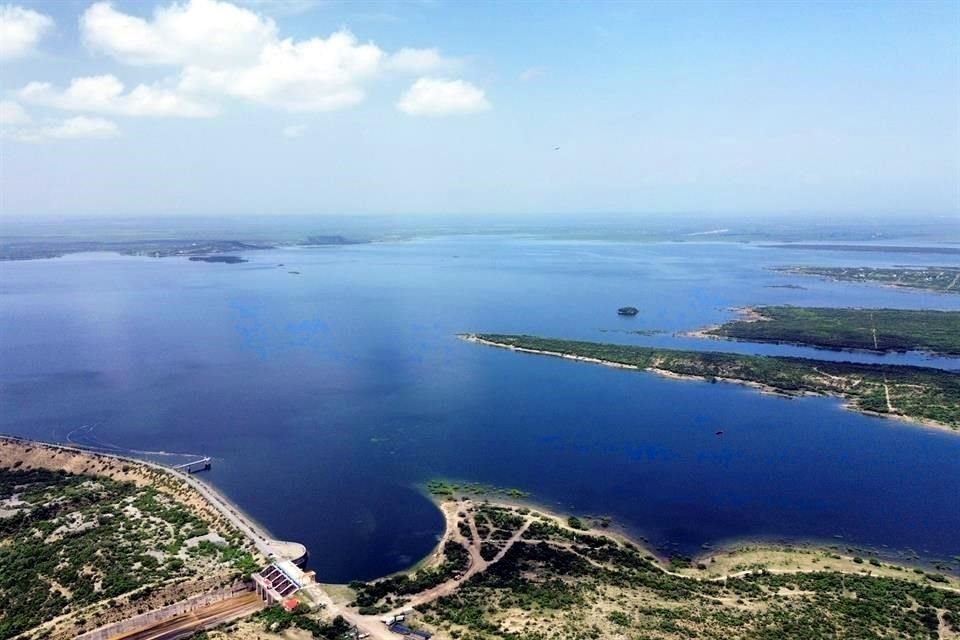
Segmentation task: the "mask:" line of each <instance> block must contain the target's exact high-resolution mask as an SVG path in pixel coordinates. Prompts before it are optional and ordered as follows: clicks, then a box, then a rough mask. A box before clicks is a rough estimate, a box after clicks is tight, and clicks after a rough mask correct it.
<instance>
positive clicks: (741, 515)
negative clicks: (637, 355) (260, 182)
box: [0, 236, 960, 581]
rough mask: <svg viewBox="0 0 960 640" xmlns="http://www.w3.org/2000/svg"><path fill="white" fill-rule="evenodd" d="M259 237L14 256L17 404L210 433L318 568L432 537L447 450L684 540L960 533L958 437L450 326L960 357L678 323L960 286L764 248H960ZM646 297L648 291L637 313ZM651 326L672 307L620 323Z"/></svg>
mask: <svg viewBox="0 0 960 640" xmlns="http://www.w3.org/2000/svg"><path fill="white" fill-rule="evenodd" d="M246 257H247V258H248V259H249V260H250V262H248V263H245V264H239V265H224V264H205V263H198V262H189V261H187V260H181V259H175V258H168V259H161V260H156V259H147V258H132V257H122V256H117V255H111V254H79V255H73V256H68V257H66V258H61V259H55V260H40V261H30V262H17V263H0V430H2V431H4V432H8V433H15V434H19V435H25V436H32V437H37V438H43V439H48V440H60V441H63V440H67V439H68V438H70V439H75V440H81V441H85V442H98V443H100V444H101V445H106V446H116V447H119V448H121V449H137V450H142V451H169V452H198V453H204V454H207V455H211V456H213V457H214V468H213V471H212V472H211V473H210V474H209V475H208V476H206V478H207V479H208V480H209V481H211V482H213V483H215V484H216V485H217V486H218V487H220V488H221V489H223V490H224V491H225V492H226V493H227V494H228V495H230V497H232V498H233V499H235V500H236V501H237V502H238V503H239V504H240V505H242V506H243V508H245V509H246V510H248V511H249V512H250V513H251V514H252V515H253V516H254V517H256V518H258V519H259V520H261V521H262V522H264V523H265V524H266V525H267V526H268V527H269V528H271V529H272V530H273V531H274V532H275V533H276V534H277V535H279V536H282V537H285V538H289V539H294V540H300V541H303V542H304V543H306V544H307V545H308V546H309V548H310V550H311V553H312V560H311V562H312V565H313V567H314V568H316V569H317V571H318V574H319V576H320V579H321V580H323V581H345V580H349V579H354V578H370V577H374V576H378V575H382V574H385V573H388V572H391V571H394V570H398V569H402V568H404V567H406V566H409V565H410V564H411V563H413V562H415V561H416V560H417V559H419V557H421V556H422V555H423V554H425V553H426V552H427V551H428V550H429V549H430V548H431V547H432V545H433V544H434V542H435V540H436V536H437V535H438V533H439V531H440V528H441V526H442V520H441V517H440V515H439V514H438V513H437V511H436V510H435V509H434V508H433V506H432V505H431V504H430V503H429V501H427V500H426V499H425V498H423V497H422V496H421V495H420V494H419V493H418V492H417V491H416V490H415V488H414V485H415V484H416V483H418V482H423V481H425V480H427V479H429V478H432V477H437V476H444V477H451V478H458V479H464V480H470V481H478V482H485V483H492V484H496V485H500V486H509V487H518V488H520V489H523V490H526V491H530V492H531V493H532V494H533V498H534V499H535V500H537V501H538V502H541V503H543V504H545V505H548V506H552V507H554V508H558V509H563V510H570V511H574V512H577V513H586V514H602V515H608V516H611V517H613V518H614V520H615V521H617V522H618V523H620V524H622V525H623V526H625V527H627V528H628V529H630V530H631V531H633V532H635V533H637V534H639V535H644V536H646V537H647V538H649V539H650V540H651V541H652V542H653V543H655V544H656V545H658V546H659V547H660V548H661V549H662V550H663V551H664V552H667V553H695V552H697V551H698V550H700V548H701V545H704V544H718V543H722V542H724V541H727V540H732V539H737V538H742V537H764V538H774V539H789V540H801V539H818V540H828V541H830V542H831V543H838V544H845V545H846V544H850V545H873V546H876V547H878V548H881V549H883V548H885V547H886V549H887V550H888V551H889V552H890V553H907V552H908V551H907V550H913V551H916V552H918V553H920V554H922V555H930V556H939V557H944V556H951V555H955V554H960V535H958V533H960V511H958V510H957V509H956V502H957V496H960V473H958V472H960V435H951V434H944V433H940V432H937V431H932V430H927V429H920V428H915V427H908V426H905V425H903V424H901V423H898V422H894V421H889V420H883V419H879V418H870V417H865V416H860V415H857V414H854V413H851V412H848V411H844V410H842V409H841V408H840V406H839V403H838V402H837V401H835V400H830V399H823V398H810V399H802V400H787V399H782V398H774V397H769V396H763V395H760V394H758V393H756V392H754V391H752V390H749V389H746V388H743V387H738V386H735V385H726V384H720V385H710V384H705V383H699V382H686V381H684V382H677V381H672V380H666V379H663V378H659V377H657V376H653V375H649V374H642V373H633V372H626V371H619V370H614V369H609V368H604V367H599V366H592V365H584V364H579V363H574V362H567V361H560V360H557V359H551V358H539V357H534V356H524V355H519V354H512V353H508V352H506V351H501V350H496V349H490V348H484V347H480V346H477V345H472V344H467V343H465V342H463V341H460V340H457V339H456V334H457V333H461V332H468V331H489V332H504V333H530V334H538V335H548V336H556V337H571V338H582V339H590V340H600V341H608V342H624V343H633V344H650V345H659V346H676V347H691V346H696V347H702V348H710V349H720V350H738V351H745V352H755V353H788V354H797V355H808V356H809V355H814V356H816V357H826V358H834V359H861V360H881V361H889V362H899V363H910V364H921V365H927V366H939V367H945V368H951V369H954V368H960V363H958V361H957V360H956V359H948V358H935V357H930V356H926V355H924V354H901V355H892V356H876V355H869V354H855V353H834V352H823V351H815V350H812V349H801V348H796V347H789V346H778V345H755V344H746V343H722V342H717V341H706V342H702V341H696V340H692V339H687V338H677V337H674V336H672V335H671V334H672V333H673V332H677V331H686V330H690V329H694V328H698V327H701V326H704V325H707V324H713V323H716V322H719V321H721V320H723V319H725V318H728V317H731V315H732V312H731V311H730V310H729V309H730V308H731V307H736V306H741V305H749V304H781V303H787V304H798V305H800V304H803V305H826V306H831V305H835V306H849V305H856V306H890V307H904V308H910V307H929V308H942V309H960V296H944V295H936V294H924V293H918V292H908V291H901V290H893V289H886V288H879V287H873V286H864V285H852V284H843V283H833V282H827V281H823V280H819V279H816V278H805V277H800V276H790V275H785V274H780V273H774V272H771V271H769V270H767V269H766V267H768V266H775V265H783V264H827V265H857V264H875V265H894V264H918V265H926V264H930V263H931V262H932V261H933V262H935V263H937V264H958V260H957V258H956V257H955V256H946V255H938V256H931V255H911V254H902V253H898V254H892V255H884V254H875V253H858V254H848V253H843V252H822V251H802V250H790V251H778V250H774V249H764V248H759V247H756V246H750V245H741V244H732V243H728V244H723V243H712V244H711V243H696V244H695V243H662V244H632V243H622V244H619V243H609V242H581V241H569V242H566V241H548V240H539V239H536V238H532V237H520V236H504V237H480V236H477V237H470V236H460V237H446V238H427V239H422V240H414V241H407V242H396V243H377V244H369V245H356V246H347V247H335V248H334V247H331V248H317V249H279V250H271V251H263V252H252V253H250V254H248V255H247V256H246ZM280 264H282V265H283V266H282V267H281V266H278V265H280ZM290 271H298V272H299V274H291V273H289V272H290ZM780 284H797V285H801V286H803V287H805V289H802V290H798V289H783V288H772V287H771V285H780ZM626 304H630V305H634V306H637V307H638V308H639V309H640V310H641V311H640V314H639V315H638V316H637V317H635V318H631V319H628V318H621V317H618V316H617V315H616V309H617V307H620V306H623V305H626ZM638 329H644V330H660V331H664V332H666V333H664V334H660V335H654V336H639V335H636V334H631V333H627V332H628V331H633V330H638ZM718 430H723V431H724V435H723V436H722V437H717V436H715V435H714V433H715V432H716V431H718Z"/></svg>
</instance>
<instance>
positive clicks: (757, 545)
mask: <svg viewBox="0 0 960 640" xmlns="http://www.w3.org/2000/svg"><path fill="white" fill-rule="evenodd" d="M432 502H433V503H434V505H435V506H436V507H437V509H438V510H439V511H440V512H441V513H442V514H443V516H444V533H443V535H442V536H441V538H440V541H439V542H438V544H437V546H436V547H435V548H434V549H433V550H431V552H430V553H429V554H428V555H427V556H426V557H425V558H424V559H423V560H422V561H421V562H418V563H417V564H416V565H414V566H413V567H411V568H410V569H408V570H406V571H400V572H397V573H394V574H390V575H389V576H384V577H383V578H377V579H376V580H371V581H369V582H376V581H378V580H382V579H384V578H387V577H391V576H396V575H403V574H413V573H415V572H416V571H418V570H419V569H421V568H429V567H430V566H431V565H430V564H428V563H427V562H426V561H427V560H431V559H433V558H435V557H437V556H439V553H440V550H441V548H442V546H443V544H444V543H445V542H446V541H447V540H448V539H449V538H451V537H452V536H453V535H454V531H455V530H456V528H457V525H458V522H459V517H458V513H459V512H460V511H462V508H463V507H465V506H469V505H489V506H491V507H497V508H504V509H517V510H521V511H526V512H527V515H529V516H530V517H532V518H538V517H539V518H542V519H546V520H549V521H551V522H553V523H554V524H556V525H557V526H559V527H561V528H562V529H566V530H568V531H571V532H574V533H579V534H583V535H593V536H600V537H605V538H608V539H612V540H615V541H617V542H619V543H621V544H626V545H632V546H633V547H635V548H636V549H637V550H639V551H640V552H641V553H643V554H644V555H646V556H648V557H650V558H653V559H654V562H655V564H656V565H657V567H658V568H659V569H660V570H661V571H663V572H664V573H667V574H669V575H675V576H679V577H683V578H687V579H691V580H716V581H722V580H726V579H727V578H732V577H739V576H744V575H750V574H752V573H755V572H759V571H768V572H770V573H787V574H789V573H808V572H818V571H837V572H841V573H851V574H860V575H863V574H864V573H868V574H872V575H878V576H887V577H894V578H900V579H904V580H908V581H912V582H917V583H920V584H930V582H929V581H928V580H926V579H925V578H924V576H925V575H926V572H927V571H928V570H934V569H936V570H937V571H938V572H939V573H941V575H944V576H945V577H946V578H947V582H946V583H941V584H938V585H937V587H938V588H943V589H948V590H951V591H955V592H958V593H960V575H958V574H960V566H958V562H957V561H956V560H955V559H951V560H946V559H942V558H940V559H934V558H929V559H928V560H927V561H923V559H922V557H921V561H919V562H916V563H910V562H908V561H904V560H901V559H899V558H895V557H893V556H892V554H895V553H898V552H899V553H905V552H906V551H905V550H895V549H890V550H889V551H890V552H891V554H890V555H888V554H883V553H881V550H879V549H876V548H873V547H866V546H858V545H855V544H852V543H850V541H847V540H845V539H840V540H837V541H836V542H835V543H834V544H829V543H827V542H826V541H823V540H814V539H811V540H797V541H792V542H791V541H782V542H778V541H776V540H772V539H763V538H742V539H732V540H727V541H724V542H720V543H717V544H716V545H711V546H710V547H709V548H704V549H701V550H700V552H699V553H696V554H693V555H690V556H682V555H679V554H676V555H664V554H663V553H662V552H660V551H659V550H658V549H656V548H655V547H654V546H652V545H651V544H650V542H649V541H647V539H646V538H645V537H643V536H638V535H636V534H634V533H632V532H630V531H629V530H627V529H626V528H624V527H623V526H622V525H619V524H617V523H615V522H614V523H612V524H611V526H610V527H608V528H604V527H598V526H594V525H592V524H591V522H592V521H594V520H595V519H597V517H596V516H590V515H576V514H572V513H568V512H564V511H558V510H556V509H554V508H552V507H550V506H546V505H542V504H538V503H536V502H535V501H530V500H528V499H522V498H521V499H499V498H497V499H486V498H477V497H475V496H469V495H457V496H453V497H450V496H443V497H440V496H435V497H434V499H433V500H432ZM572 516H574V517H577V518H579V519H580V521H581V522H582V523H583V524H584V528H583V529H576V528H573V527H571V526H570V525H569V524H568V518H570V517H572ZM857 554H862V555H857ZM672 558H684V559H685V560H687V561H688V562H687V563H686V564H687V566H682V567H678V566H673V565H672V564H671V559H672ZM856 558H860V560H861V562H857V560H856ZM804 560H806V561H808V562H803V561H804ZM823 560H827V561H828V563H827V564H824V565H822V566H812V565H818V564H820V562H821V561H823ZM869 560H875V561H878V562H880V565H876V564H873V563H872V562H869ZM716 561H719V562H716ZM798 561H799V565H798V568H789V567H787V566H786V565H789V564H797V562H798ZM830 562H832V563H833V564H829V563H830ZM943 563H948V565H953V566H948V567H947V568H946V569H938V564H939V565H940V566H942V565H943ZM718 564H719V566H720V567H721V568H722V569H721V570H720V571H719V573H718V571H717V570H716V567H717V565H718ZM744 564H748V565H750V566H749V567H746V568H741V566H742V565H744ZM837 564H839V565H841V566H839V567H838V566H835V565H837ZM704 565H705V566H706V567H707V568H706V569H703V568H698V566H700V567H702V566H704ZM807 565H810V566H807ZM711 567H713V568H714V570H713V571H712V572H711V571H710V568H711ZM728 569H729V570H728ZM918 572H922V573H918ZM332 586H334V587H347V585H344V584H335V585H332ZM931 586H933V585H931Z"/></svg>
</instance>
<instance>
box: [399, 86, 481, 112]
mask: <svg viewBox="0 0 960 640" xmlns="http://www.w3.org/2000/svg"><path fill="white" fill-rule="evenodd" d="M397 108H398V109H400V111H403V112H404V113H406V114H407V115H411V116H441V115H450V114H460V113H474V112H477V111H486V110H487V109H489V108H490V103H489V102H487V98H486V96H485V95H484V93H483V91H482V90H480V89H478V88H477V87H475V86H473V85H472V84H470V83H469V82H466V81H464V80H447V79H444V78H420V79H419V80H417V81H416V82H414V83H413V86H411V87H410V88H409V89H407V91H406V93H404V94H403V95H402V96H401V97H400V101H399V102H398V103H397Z"/></svg>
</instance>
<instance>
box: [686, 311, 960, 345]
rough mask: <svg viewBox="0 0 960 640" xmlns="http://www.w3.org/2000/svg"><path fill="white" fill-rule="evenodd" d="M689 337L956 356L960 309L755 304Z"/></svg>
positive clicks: (959, 334) (959, 338)
mask: <svg viewBox="0 0 960 640" xmlns="http://www.w3.org/2000/svg"><path fill="white" fill-rule="evenodd" d="M740 312H741V315H742V316H743V318H741V319H739V320H734V321H731V322H727V323H725V324H722V325H720V326H717V327H710V328H707V329H703V330H701V331H697V332H693V334H691V335H696V336H700V337H715V338H732V339H735V340H748V341H750V342H779V343H789V344H799V345H805V346H812V347H820V348H824V349H857V350H863V351H876V352H881V353H883V352H891V351H928V352H930V353H937V354H943V355H960V311H931V310H914V309H847V308H840V309H837V308H828V307H792V306H760V307H747V308H744V309H740Z"/></svg>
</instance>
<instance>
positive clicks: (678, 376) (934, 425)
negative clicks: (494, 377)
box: [457, 333, 960, 435]
mask: <svg viewBox="0 0 960 640" xmlns="http://www.w3.org/2000/svg"><path fill="white" fill-rule="evenodd" d="M457 337H458V338H459V339H461V340H464V341H466V342H473V343H475V344H482V345H485V346H489V347H496V348H498V349H505V350H507V351H515V352H518V353H529V354H533V355H543V356H552V357H555V358H562V359H564V360H574V361H577V362H587V363H590V364H599V365H602V366H605V367H613V368H615V369H629V370H632V371H640V372H646V373H653V374H655V375H658V376H661V377H664V378H670V379H673V380H686V381H692V382H710V381H711V380H716V381H717V382H723V383H730V384H736V385H740V386H744V387H749V388H752V389H754V390H756V391H759V392H760V393H761V394H764V395H770V396H777V397H780V398H803V397H817V398H835V399H838V400H842V401H843V402H842V403H841V407H842V408H843V409H845V410H848V411H852V412H854V413H859V414H861V415H865V416H869V417H874V418H884V419H886V420H894V421H897V422H905V423H908V424H910V425H913V426H918V427H923V428H927V429H935V430H937V431H940V432H946V433H950V434H953V435H960V430H957V429H954V428H952V427H950V426H949V425H947V424H944V423H942V422H936V421H934V420H927V419H924V418H914V417H912V416H905V415H902V414H897V413H879V412H876V411H870V410H869V409H862V408H860V407H858V406H857V405H855V404H853V402H852V401H851V400H848V399H847V398H846V397H844V396H842V395H840V394H837V393H830V392H814V391H802V392H796V393H791V392H787V391H783V390H782V389H778V388H776V387H772V386H770V385H766V384H763V383H762V382H755V381H753V380H743V379H741V378H727V377H720V376H713V377H712V378H707V377H705V376H698V375H693V374H682V373H675V372H673V371H667V370H664V369H659V368H657V367H638V366H636V365H630V364H623V363H620V362H613V361H610V360H602V359H600V358H590V357H587V356H577V355H573V354H570V353H561V352H559V351H545V350H542V349H529V348H527V347H516V346H513V345H509V344H502V343H499V342H493V341H491V340H485V339H484V338H481V337H480V336H478V335H477V334H474V333H462V334H458V335H457Z"/></svg>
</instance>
